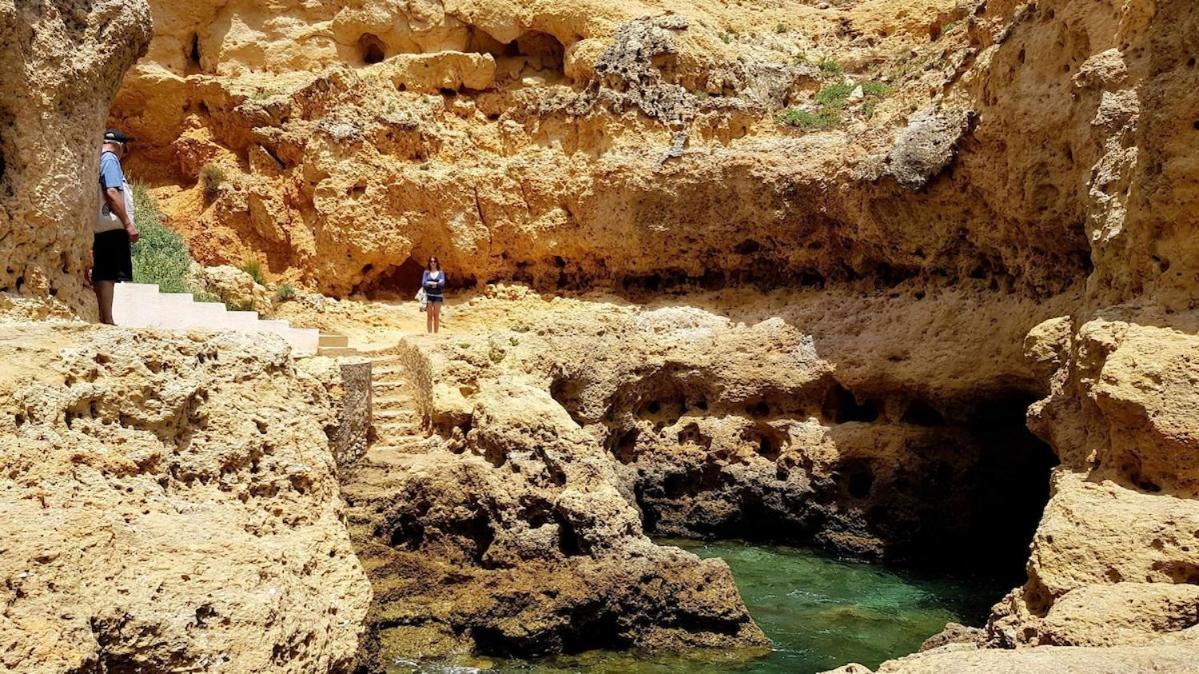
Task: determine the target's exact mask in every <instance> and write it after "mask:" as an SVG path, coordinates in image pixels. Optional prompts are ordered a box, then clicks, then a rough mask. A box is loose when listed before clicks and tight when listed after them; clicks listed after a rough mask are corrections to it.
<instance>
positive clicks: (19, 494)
mask: <svg viewBox="0 0 1199 674" xmlns="http://www.w3.org/2000/svg"><path fill="white" fill-rule="evenodd" d="M0 332H2V334H0V373H2V376H0V457H2V458H0V468H2V469H0V540H3V544H2V547H3V554H0V578H4V579H5V582H4V585H3V589H2V590H0V599H2V601H3V602H4V605H5V611H4V618H3V620H0V668H3V669H4V670H5V671H12V672H29V673H30V674H42V673H46V674H49V673H54V672H60V673H62V674H66V673H68V672H79V671H114V670H128V671H138V670H141V671H182V670H214V669H219V670H221V671H228V672H246V673H247V674H248V673H249V672H344V671H348V667H349V664H350V662H351V661H352V658H353V656H354V654H355V652H356V650H357V646H358V637H359V634H360V632H361V630H362V627H363V618H364V616H365V613H366V608H367V604H368V603H369V600H370V592H371V591H370V586H369V584H368V583H367V580H366V577H365V575H364V574H363V572H362V568H361V567H360V566H359V563H358V560H357V559H356V558H355V556H354V552H353V549H352V548H351V546H350V540H349V536H348V535H347V533H346V530H345V527H344V526H343V524H342V522H341V519H340V518H341V515H342V506H341V501H340V498H339V496H338V485H337V479H336V468H335V465H334V461H333V455H332V454H331V452H330V450H329V444H328V440H327V438H326V437H325V432H324V426H325V425H326V424H328V425H332V424H333V423H334V417H333V413H332V402H331V400H330V399H329V396H328V394H327V393H326V391H325V389H324V388H323V387H322V386H321V384H320V383H319V382H317V381H316V380H315V379H313V378H311V377H308V376H305V375H303V374H301V373H299V372H298V371H297V370H296V369H295V367H294V366H293V364H292V362H291V359H290V356H289V350H288V348H287V346H286V344H284V343H283V341H282V340H279V339H278V338H273V337H270V336H263V335H222V336H215V337H214V336H205V337H200V336H187V335H165V334H155V333H151V332H140V333H130V332H128V331H124V330H117V329H111V328H97V327H88V326H78V325H77V326H64V325H59V326H54V325H46V324H42V325H35V326H24V327H16V326H13V327H4V328H0Z"/></svg>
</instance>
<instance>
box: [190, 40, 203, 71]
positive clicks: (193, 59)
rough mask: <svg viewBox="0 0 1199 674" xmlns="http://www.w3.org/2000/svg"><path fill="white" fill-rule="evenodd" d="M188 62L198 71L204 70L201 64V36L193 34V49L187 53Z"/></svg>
mask: <svg viewBox="0 0 1199 674" xmlns="http://www.w3.org/2000/svg"><path fill="white" fill-rule="evenodd" d="M187 62H188V64H190V65H191V66H192V67H193V68H195V69H197V70H203V69H204V68H203V66H202V65H201V64H200V34H199V33H192V43H191V49H190V50H188V52H187Z"/></svg>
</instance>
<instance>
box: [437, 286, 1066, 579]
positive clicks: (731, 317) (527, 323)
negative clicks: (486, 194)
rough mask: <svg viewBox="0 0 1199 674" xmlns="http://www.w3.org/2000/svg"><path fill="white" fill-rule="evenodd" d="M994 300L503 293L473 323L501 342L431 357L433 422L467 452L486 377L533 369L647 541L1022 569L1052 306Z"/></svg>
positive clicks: (1037, 487)
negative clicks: (1024, 341) (1037, 348)
mask: <svg viewBox="0 0 1199 674" xmlns="http://www.w3.org/2000/svg"><path fill="white" fill-rule="evenodd" d="M979 285H980V288H979V291H978V292H968V291H966V290H965V289H960V290H958V291H955V292H951V293H939V294H936V295H930V296H925V297H924V298H923V299H922V300H920V301H921V305H920V306H921V309H922V311H921V313H919V314H916V313H914V312H912V311H911V310H910V306H911V302H912V301H913V298H912V296H911V295H909V294H906V293H903V292H898V293H894V294H893V296H891V295H884V294H878V295H872V296H865V297H863V296H860V295H858V294H855V293H850V292H848V291H839V290H826V291H823V292H815V291H813V292H808V293H780V294H778V295H777V296H775V297H772V298H769V299H761V298H756V297H753V296H752V293H742V294H732V295H729V296H726V297H724V298H706V299H708V300H709V301H711V302H712V303H713V304H716V303H717V302H718V301H719V299H724V300H726V302H724V303H722V304H719V305H718V306H720V307H721V310H722V311H724V312H727V313H728V316H727V317H726V316H721V315H717V314H715V313H714V312H713V311H712V310H710V309H709V310H704V309H701V308H699V306H693V307H687V308H683V307H678V308H670V307H661V308H653V309H649V308H635V307H627V308H621V307H616V306H613V305H611V304H606V303H599V302H583V301H566V300H556V301H554V302H551V303H546V302H543V301H541V300H540V299H538V298H536V297H535V296H531V297H530V296H527V297H524V298H520V299H517V298H511V299H509V298H505V297H504V295H505V290H504V289H499V290H497V291H496V292H495V295H496V297H494V298H493V299H486V300H484V299H476V300H474V301H473V302H472V305H477V306H472V307H471V309H470V310H468V311H470V312H479V313H481V314H483V315H487V316H492V317H495V318H491V319H489V320H488V321H487V326H488V329H487V331H486V332H482V333H477V334H463V333H462V332H461V331H459V334H457V335H456V336H455V337H454V339H453V341H452V342H449V343H446V344H443V345H441V346H440V347H439V348H438V352H439V355H438V356H437V357H436V358H434V359H433V363H434V364H435V367H434V370H433V372H432V373H431V374H430V375H429V378H430V379H431V380H432V381H433V382H437V383H436V384H435V385H434V386H433V395H432V399H431V402H430V404H429V407H430V409H429V415H430V418H431V420H432V421H433V423H434V425H436V426H438V427H440V428H441V429H442V431H443V432H444V433H446V434H454V433H461V432H462V431H463V430H465V431H466V438H467V439H468V440H469V438H470V437H471V435H473V434H474V433H475V432H476V430H475V429H476V428H477V425H478V423H477V419H476V415H477V412H476V410H475V406H476V404H477V402H476V401H477V400H478V399H479V397H481V396H484V395H489V394H486V393H485V392H486V391H488V390H490V389H491V388H492V387H493V384H492V382H495V381H504V380H507V379H509V378H512V377H514V376H521V377H527V376H529V375H530V374H532V375H534V376H535V379H534V383H535V385H536V386H537V387H538V388H539V389H540V390H542V391H545V392H547V393H548V394H549V395H551V396H552V397H553V399H554V400H555V401H556V402H557V403H558V404H560V405H561V406H562V407H563V408H564V409H565V410H566V411H567V412H568V413H569V414H570V417H571V419H572V421H573V423H575V424H577V425H578V426H579V427H580V428H581V429H582V430H583V431H584V432H585V433H586V434H587V435H589V436H590V437H591V438H592V442H594V443H596V444H598V445H599V446H601V447H603V449H604V450H605V455H606V456H607V457H608V458H609V460H610V461H611V462H612V463H613V464H614V465H613V474H614V476H616V477H617V478H618V483H619V484H620V485H621V488H622V490H623V491H624V492H625V493H626V494H627V495H628V496H629V498H630V500H632V501H633V502H634V503H635V504H636V506H637V507H638V508H639V509H640V510H641V514H642V520H643V522H644V526H645V528H646V529H647V530H648V531H652V532H655V533H658V534H661V535H673V536H720V537H728V536H735V537H746V536H748V537H751V538H758V539H766V540H787V541H792V542H802V543H808V542H812V541H817V542H820V543H822V544H824V545H825V546H827V547H829V548H832V549H834V550H836V551H837V552H839V553H842V554H852V555H859V556H866V557H872V558H876V559H888V560H906V561H922V562H927V563H936V564H939V565H942V566H944V565H956V564H966V563H969V564H971V565H974V566H978V565H994V566H995V567H1001V566H1002V565H1003V564H1007V565H1008V567H1007V568H1008V569H1018V567H1019V565H1020V562H1021V561H1022V559H1023V557H1017V555H1022V554H1023V551H1024V549H1025V547H1026V546H1027V544H1028V542H1029V540H1030V538H1031V534H1032V530H1033V528H1034V526H1035V523H1036V521H1037V519H1038V517H1039V515H1040V507H1041V506H1042V505H1043V504H1044V501H1045V499H1046V498H1047V496H1048V470H1049V467H1050V465H1051V464H1052V461H1053V460H1052V454H1051V452H1050V451H1049V449H1048V447H1046V446H1045V445H1043V444H1042V443H1040V442H1038V441H1037V440H1036V439H1035V438H1033V437H1032V436H1031V435H1030V434H1028V433H1027V432H1026V431H1023V429H1022V428H1021V426H1022V422H1023V413H1024V409H1025V407H1026V405H1027V404H1028V402H1029V401H1030V400H1032V399H1033V398H1034V397H1035V392H1036V391H1037V389H1038V385H1039V384H1038V380H1037V378H1036V375H1035V373H1034V370H1033V369H1032V368H1030V367H1029V366H1028V364H1027V363H1025V361H1024V359H1023V357H1022V353H1021V351H1020V348H1019V344H1020V340H1021V338H1022V336H1023V335H1024V334H1025V333H1026V332H1028V331H1029V330H1030V329H1031V328H1032V327H1033V326H1034V325H1035V324H1036V323H1037V320H1038V319H1037V318H1036V315H1037V314H1038V313H1041V314H1042V315H1050V314H1052V313H1053V312H1054V309H1053V306H1054V303H1052V302H1046V303H1041V304H1039V305H1038V304H1037V303H1034V302H1031V301H1027V300H1020V299H1018V298H1014V297H1008V298H991V297H989V296H988V293H987V292H986V289H985V286H982V284H979ZM692 300H693V302H694V303H695V304H696V305H700V303H701V300H700V298H692ZM1070 300H1071V298H1070V297H1063V298H1059V300H1058V301H1057V306H1059V307H1065V306H1069V302H1070ZM468 315H469V314H468ZM468 320H469V319H468ZM980 324H985V325H987V326H988V327H989V329H990V335H989V337H988V339H986V340H980V339H979V333H978V326H979V325H980ZM983 363H985V365H983ZM455 429H458V430H455ZM997 499H1006V501H1007V503H1008V508H1007V510H1006V511H1005V512H1004V513H1003V514H1002V515H999V514H998V513H997V512H996V511H995V508H994V502H995V501H996V500H997ZM971 555H974V556H971Z"/></svg>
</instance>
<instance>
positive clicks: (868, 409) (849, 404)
mask: <svg viewBox="0 0 1199 674" xmlns="http://www.w3.org/2000/svg"><path fill="white" fill-rule="evenodd" d="M820 413H821V414H822V415H823V416H824V418H825V419H827V420H828V421H831V422H832V423H834V424H844V423H848V422H851V421H864V422H870V421H875V420H876V419H878V414H879V404H878V401H875V400H867V401H865V402H863V403H858V401H857V398H856V397H855V396H854V394H852V393H850V392H849V391H848V390H847V389H846V388H845V387H844V386H841V385H840V384H838V383H834V384H833V385H832V387H830V388H829V390H828V393H826V394H825V397H824V404H823V405H822V406H821V408H820Z"/></svg>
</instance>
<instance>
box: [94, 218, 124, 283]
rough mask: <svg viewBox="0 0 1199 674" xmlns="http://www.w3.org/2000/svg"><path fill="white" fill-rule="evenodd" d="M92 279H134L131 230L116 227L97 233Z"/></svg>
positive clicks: (119, 280) (122, 280)
mask: <svg viewBox="0 0 1199 674" xmlns="http://www.w3.org/2000/svg"><path fill="white" fill-rule="evenodd" d="M92 260H93V261H92V280H93V281H118V282H129V281H132V280H133V253H132V252H131V250H130V247H129V232H126V231H125V230H123V229H114V230H112V231H109V232H101V233H99V234H97V235H96V238H95V240H94V242H93V243H92Z"/></svg>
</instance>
